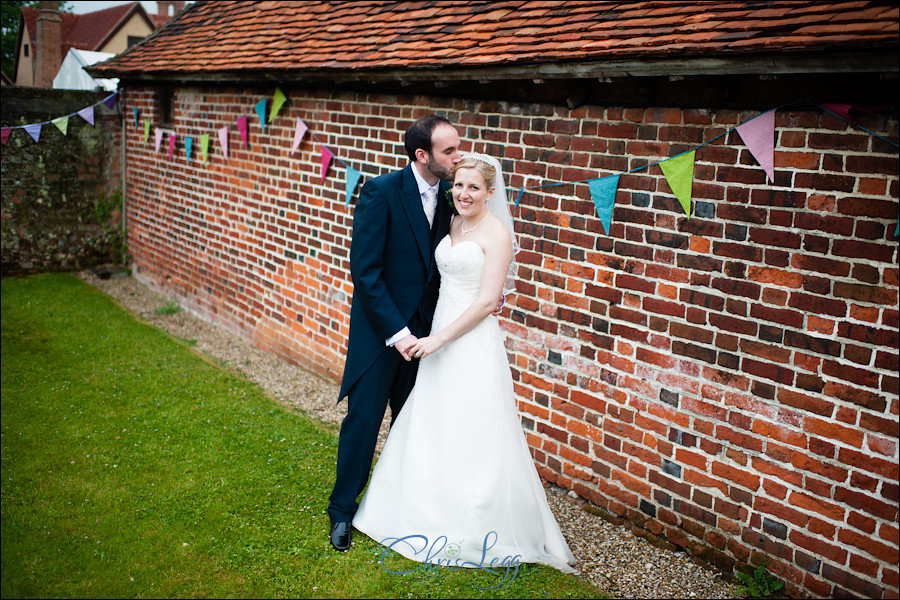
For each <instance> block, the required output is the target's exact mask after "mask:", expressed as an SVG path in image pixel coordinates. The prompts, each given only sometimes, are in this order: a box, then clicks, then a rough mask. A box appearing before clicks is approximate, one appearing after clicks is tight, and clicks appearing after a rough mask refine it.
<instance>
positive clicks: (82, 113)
mask: <svg viewBox="0 0 900 600" xmlns="http://www.w3.org/2000/svg"><path fill="white" fill-rule="evenodd" d="M78 116H79V117H81V118H82V119H84V120H85V121H87V122H88V123H90V124H91V125H93V124H94V107H93V106H88V107H87V108H82V109H81V110H79V111H78Z"/></svg>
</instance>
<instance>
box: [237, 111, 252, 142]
mask: <svg viewBox="0 0 900 600" xmlns="http://www.w3.org/2000/svg"><path fill="white" fill-rule="evenodd" d="M237 123H238V132H240V134H241V141H242V142H244V148H249V147H250V145H249V144H248V142H247V115H243V116H242V117H240V118H239V119H238V122H237Z"/></svg>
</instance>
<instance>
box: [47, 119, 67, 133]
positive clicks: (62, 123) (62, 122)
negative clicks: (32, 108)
mask: <svg viewBox="0 0 900 600" xmlns="http://www.w3.org/2000/svg"><path fill="white" fill-rule="evenodd" d="M50 122H51V123H53V124H54V125H56V128H57V129H59V131H60V133H62V134H63V135H66V134H67V133H68V132H69V117H59V118H58V119H53V120H52V121H50Z"/></svg>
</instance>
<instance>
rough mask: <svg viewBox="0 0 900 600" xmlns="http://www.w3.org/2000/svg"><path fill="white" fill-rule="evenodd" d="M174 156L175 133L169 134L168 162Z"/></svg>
mask: <svg viewBox="0 0 900 600" xmlns="http://www.w3.org/2000/svg"><path fill="white" fill-rule="evenodd" d="M174 156H175V132H174V131H172V132H170V133H169V160H172V158H173V157H174Z"/></svg>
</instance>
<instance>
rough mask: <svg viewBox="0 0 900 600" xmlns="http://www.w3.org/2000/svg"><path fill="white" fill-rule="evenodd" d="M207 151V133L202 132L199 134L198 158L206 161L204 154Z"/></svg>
mask: <svg viewBox="0 0 900 600" xmlns="http://www.w3.org/2000/svg"><path fill="white" fill-rule="evenodd" d="M208 151H209V134H208V133H204V134H203V135H201V136H200V160H201V161H203V162H206V155H207V152H208Z"/></svg>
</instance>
